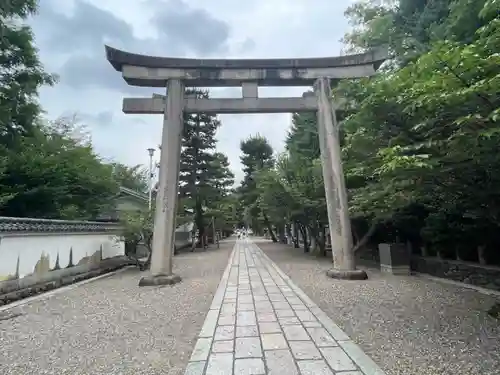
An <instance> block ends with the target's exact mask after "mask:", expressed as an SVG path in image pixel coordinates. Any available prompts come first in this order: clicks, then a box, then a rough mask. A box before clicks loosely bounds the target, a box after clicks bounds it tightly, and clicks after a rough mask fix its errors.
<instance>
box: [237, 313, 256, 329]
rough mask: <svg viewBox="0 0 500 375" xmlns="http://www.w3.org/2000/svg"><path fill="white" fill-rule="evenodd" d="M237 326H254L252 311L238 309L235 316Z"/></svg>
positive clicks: (254, 319) (254, 320)
mask: <svg viewBox="0 0 500 375" xmlns="http://www.w3.org/2000/svg"><path fill="white" fill-rule="evenodd" d="M236 325H237V326H240V327H241V326H254V325H257V320H256V318H255V312H254V311H238V313H237V318H236Z"/></svg>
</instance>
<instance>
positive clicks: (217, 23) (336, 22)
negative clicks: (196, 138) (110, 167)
mask: <svg viewBox="0 0 500 375" xmlns="http://www.w3.org/2000/svg"><path fill="white" fill-rule="evenodd" d="M40 3H41V9H40V14H39V15H38V16H36V17H35V18H34V19H33V20H32V25H33V28H34V31H35V36H36V40H37V44H38V47H39V49H40V53H41V57H42V62H43V63H44V64H45V65H46V67H47V69H48V70H49V71H51V72H54V73H57V74H59V75H60V78H61V80H60V83H59V84H57V85H56V86H55V87H53V88H44V89H43V90H42V91H41V101H42V105H43V106H44V108H45V109H46V110H47V112H48V116H49V117H51V118H55V117H58V116H60V115H62V114H67V113H75V112H76V113H79V114H80V117H81V118H82V119H83V120H84V121H86V122H87V123H88V125H89V127H90V129H91V132H92V136H93V140H94V144H95V147H96V150H97V151H98V152H99V153H100V154H101V155H102V156H103V157H105V158H108V159H114V160H117V161H121V162H124V163H127V164H131V165H133V164H139V163H140V164H146V165H147V163H148V154H147V152H146V149H147V148H149V147H155V146H157V145H158V144H159V142H160V138H161V125H162V118H161V116H153V115H150V116H131V115H128V116H126V115H124V114H123V113H121V100H122V98H123V96H134V95H135V96H145V95H150V93H151V92H152V91H153V90H148V89H140V88H135V87H128V86H127V85H126V84H125V83H124V82H123V81H122V79H121V77H120V74H119V73H117V72H116V71H114V70H113V69H112V67H111V66H110V65H109V63H108V62H107V61H106V59H105V56H104V43H110V44H111V45H112V46H114V47H117V48H121V49H124V50H128V51H134V52H139V53H148V54H155V55H164V56H169V55H170V56H189V57H208V56H210V57H214V56H217V57H228V58H250V57H255V58H259V57H264V58H270V57H310V56H333V55H338V54H339V53H340V50H341V44H340V42H339V40H340V38H341V37H342V35H343V34H344V32H345V31H346V29H347V21H346V20H345V18H344V15H343V12H344V10H345V9H346V8H347V6H349V4H350V3H351V0H337V1H331V0H293V1H291V0H253V1H234V0H211V1H206V0H184V1H183V0H164V1H161V0H144V1H129V2H123V1H121V0H106V1H98V0H43V1H41V2H40ZM124 4H126V6H125V5H124ZM155 91H158V90H155ZM302 91H303V89H296V88H295V89H293V88H292V89H290V88H288V89H279V88H273V89H269V88H266V89H263V90H261V93H262V94H263V95H265V96H270V95H277V96H284V95H300V94H301V92H302ZM222 92H225V93H226V94H227V93H228V92H229V93H230V94H233V95H232V96H234V95H235V94H238V91H236V92H235V90H223V91H222ZM220 95H221V93H220V92H216V91H214V96H220ZM220 118H221V120H222V128H221V129H220V130H219V133H218V139H219V143H218V149H219V150H220V151H221V152H224V153H226V154H227V155H228V157H229V160H230V162H231V166H232V169H233V170H234V172H235V173H236V175H237V181H239V179H241V177H242V173H241V171H240V168H241V166H240V163H239V144H240V141H241V140H242V139H245V138H247V137H248V136H250V135H253V134H256V133H260V134H261V135H263V136H265V137H267V138H268V139H269V140H270V142H271V144H272V145H273V147H274V148H275V149H276V150H277V151H281V150H282V149H283V141H284V138H285V136H286V131H287V129H288V127H289V125H290V115H289V114H278V115H239V116H234V115H225V116H221V117H220Z"/></svg>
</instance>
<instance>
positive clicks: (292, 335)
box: [283, 324, 311, 341]
mask: <svg viewBox="0 0 500 375" xmlns="http://www.w3.org/2000/svg"><path fill="white" fill-rule="evenodd" d="M283 332H284V333H285V337H286V339H287V340H288V341H304V340H311V339H310V337H309V335H308V334H307V332H306V330H305V329H304V327H302V326H301V325H297V324H295V325H286V326H283Z"/></svg>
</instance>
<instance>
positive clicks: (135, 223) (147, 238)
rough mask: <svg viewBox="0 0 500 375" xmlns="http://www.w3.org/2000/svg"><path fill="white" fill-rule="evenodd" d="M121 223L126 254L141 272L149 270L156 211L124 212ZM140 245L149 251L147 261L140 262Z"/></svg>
mask: <svg viewBox="0 0 500 375" xmlns="http://www.w3.org/2000/svg"><path fill="white" fill-rule="evenodd" d="M120 223H121V227H122V228H123V230H122V238H123V240H124V242H125V254H126V255H128V256H129V257H130V258H132V259H134V260H135V261H136V263H137V266H138V267H139V268H140V269H141V270H144V269H147V268H149V266H150V265H151V256H152V254H153V249H152V245H153V244H152V242H153V231H154V210H150V211H135V212H124V213H123V214H122V217H121V218H120ZM139 244H142V245H143V246H145V248H146V249H147V250H148V257H147V259H146V260H145V261H143V260H140V259H139V256H138V254H137V248H138V245H139Z"/></svg>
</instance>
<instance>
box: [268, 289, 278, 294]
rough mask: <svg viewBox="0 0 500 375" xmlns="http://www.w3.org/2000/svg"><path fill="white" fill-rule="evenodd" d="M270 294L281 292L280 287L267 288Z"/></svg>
mask: <svg viewBox="0 0 500 375" xmlns="http://www.w3.org/2000/svg"><path fill="white" fill-rule="evenodd" d="M266 290H267V293H268V294H275V293H280V290H279V288H278V287H269V288H266Z"/></svg>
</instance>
